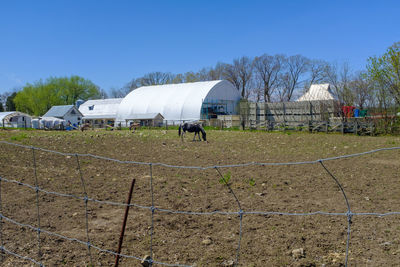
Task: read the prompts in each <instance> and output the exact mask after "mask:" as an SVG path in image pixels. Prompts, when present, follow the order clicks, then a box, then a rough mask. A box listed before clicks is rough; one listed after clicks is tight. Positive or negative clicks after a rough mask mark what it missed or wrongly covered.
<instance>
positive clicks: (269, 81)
mask: <svg viewBox="0 0 400 267" xmlns="http://www.w3.org/2000/svg"><path fill="white" fill-rule="evenodd" d="M284 61H285V56H284V55H275V56H270V55H268V54H264V55H262V56H260V57H256V58H255V59H254V71H255V75H256V80H257V81H258V84H259V88H262V89H263V97H264V102H271V97H272V94H273V93H274V91H275V89H276V88H277V86H278V84H279V77H280V73H281V70H282V67H283V64H284Z"/></svg>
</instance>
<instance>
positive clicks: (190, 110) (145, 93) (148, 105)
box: [116, 80, 240, 124]
mask: <svg viewBox="0 0 400 267" xmlns="http://www.w3.org/2000/svg"><path fill="white" fill-rule="evenodd" d="M221 100H223V101H229V102H231V103H232V104H231V105H229V107H228V113H231V114H232V113H234V112H235V110H234V109H235V107H236V103H237V102H238V101H239V100H240V94H239V91H238V90H237V89H236V88H235V87H233V85H232V84H231V83H229V82H227V81H220V80H219V81H207V82H195V83H181V84H168V85H155V86H145V87H140V88H138V89H135V90H133V91H132V92H130V93H129V94H128V95H127V96H126V97H125V98H124V99H123V100H122V101H121V104H120V105H119V107H118V112H117V119H116V122H117V123H122V124H124V123H125V119H127V118H130V117H132V116H133V115H135V114H148V113H160V114H161V115H162V116H164V119H165V120H168V121H182V120H186V121H189V120H192V121H195V120H199V119H200V114H201V107H202V104H203V102H217V101H221Z"/></svg>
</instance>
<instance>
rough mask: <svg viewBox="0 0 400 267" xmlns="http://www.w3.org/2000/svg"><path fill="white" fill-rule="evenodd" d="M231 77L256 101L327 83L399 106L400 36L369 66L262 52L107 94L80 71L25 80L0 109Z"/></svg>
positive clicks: (350, 98)
mask: <svg viewBox="0 0 400 267" xmlns="http://www.w3.org/2000/svg"><path fill="white" fill-rule="evenodd" d="M211 80H227V81H229V82H231V83H232V84H233V86H234V87H235V88H236V89H237V90H238V91H239V92H240V94H241V96H242V97H243V98H244V99H249V100H252V101H257V102H262V101H264V102H278V101H279V102H283V101H293V100H295V99H296V98H297V97H299V96H300V95H301V94H302V93H304V92H305V91H306V90H307V89H308V88H309V87H310V86H311V84H315V83H329V84H330V85H331V89H332V90H333V92H334V93H335V95H336V97H337V98H338V100H339V101H340V102H341V103H342V104H343V105H356V106H357V107H360V108H368V107H378V108H381V109H385V110H387V109H390V108H392V107H395V106H397V107H398V106H400V42H397V43H394V44H393V45H392V46H390V47H389V48H387V50H386V52H385V53H384V54H383V55H381V56H373V57H370V58H369V59H368V61H367V66H366V69H365V70H360V71H353V70H351V69H350V67H349V65H348V64H347V63H343V64H336V63H330V62H327V61H324V60H318V59H310V58H307V57H305V56H302V55H293V56H287V55H283V54H276V55H269V54H263V55H260V56H257V57H253V58H251V57H247V56H243V57H240V58H237V59H234V60H233V61H232V62H231V63H223V62H219V63H217V64H216V65H215V66H214V67H208V68H203V69H201V70H199V71H197V72H192V71H189V72H186V73H178V74H173V73H170V72H151V73H148V74H145V75H144V76H142V77H139V78H133V79H132V80H131V81H130V82H128V83H127V84H126V85H125V86H123V87H122V88H112V89H111V90H110V92H109V94H107V93H106V92H105V91H104V90H103V89H101V88H100V87H98V86H97V85H95V84H94V83H93V82H92V81H90V80H87V79H84V78H82V77H79V76H71V77H50V78H48V79H46V80H39V81H37V82H34V83H33V84H29V83H28V84H26V85H25V86H24V87H23V88H22V90H20V91H18V92H13V93H10V92H7V93H4V94H2V95H0V102H1V105H0V111H2V110H4V106H5V107H6V110H18V111H22V112H26V113H29V114H33V115H43V114H44V113H45V112H46V111H47V110H48V109H50V108H51V107H52V106H53V105H69V104H75V102H76V100H78V99H82V100H88V99H96V98H108V97H112V98H119V97H124V96H126V95H127V94H128V93H129V92H131V91H132V90H135V89H136V88H138V87H141V86H149V85H162V84H174V83H185V82H198V81H211Z"/></svg>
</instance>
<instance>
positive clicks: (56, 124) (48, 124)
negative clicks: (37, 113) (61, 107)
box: [32, 117, 67, 129]
mask: <svg viewBox="0 0 400 267" xmlns="http://www.w3.org/2000/svg"><path fill="white" fill-rule="evenodd" d="M39 123H40V128H47V129H58V128H60V127H61V124H62V125H63V126H66V125H67V122H66V121H65V120H62V119H59V118H55V117H43V118H41V119H39ZM32 124H33V125H35V126H36V125H38V124H37V123H36V122H33V121H32Z"/></svg>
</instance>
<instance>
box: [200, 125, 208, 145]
mask: <svg viewBox="0 0 400 267" xmlns="http://www.w3.org/2000/svg"><path fill="white" fill-rule="evenodd" d="M200 131H201V135H202V136H203V140H204V141H207V137H206V136H207V134H206V131H205V130H204V128H203V126H201V125H200Z"/></svg>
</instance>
